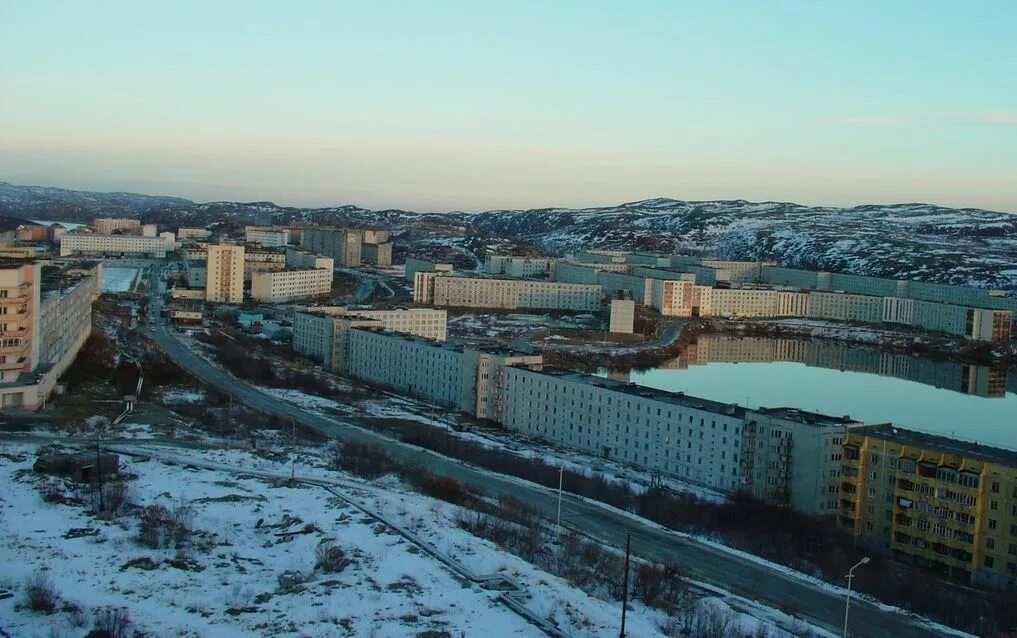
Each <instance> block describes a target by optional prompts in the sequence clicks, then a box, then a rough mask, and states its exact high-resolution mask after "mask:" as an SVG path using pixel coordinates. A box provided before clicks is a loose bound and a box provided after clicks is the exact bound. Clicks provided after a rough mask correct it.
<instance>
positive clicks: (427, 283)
mask: <svg viewBox="0 0 1017 638" xmlns="http://www.w3.org/2000/svg"><path fill="white" fill-rule="evenodd" d="M451 274H452V273H451V271H447V272H446V271H443V270H418V271H416V272H415V273H413V303H420V304H432V303H434V281H435V279H437V278H438V277H447V276H449V275H451Z"/></svg>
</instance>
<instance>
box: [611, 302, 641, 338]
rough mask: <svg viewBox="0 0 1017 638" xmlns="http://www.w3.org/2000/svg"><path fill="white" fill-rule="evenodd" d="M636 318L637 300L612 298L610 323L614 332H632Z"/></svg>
mask: <svg viewBox="0 0 1017 638" xmlns="http://www.w3.org/2000/svg"><path fill="white" fill-rule="evenodd" d="M635 320H636V302H634V301H632V300H631V299H612V300H611V314H610V320H609V325H610V329H611V332H612V333H615V334H632V330H633V327H634V324H635Z"/></svg>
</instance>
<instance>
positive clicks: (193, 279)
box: [184, 253, 208, 290]
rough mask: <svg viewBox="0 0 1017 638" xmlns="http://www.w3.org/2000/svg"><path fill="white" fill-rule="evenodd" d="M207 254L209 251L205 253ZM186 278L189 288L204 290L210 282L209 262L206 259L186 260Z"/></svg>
mask: <svg viewBox="0 0 1017 638" xmlns="http://www.w3.org/2000/svg"><path fill="white" fill-rule="evenodd" d="M204 254H206V255H207V253H204ZM184 278H185V282H186V285H187V287H188V288H201V289H202V290H204V289H205V288H206V287H207V283H208V262H206V261H205V260H204V259H201V260H197V259H186V260H184Z"/></svg>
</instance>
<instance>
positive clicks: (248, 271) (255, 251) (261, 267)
mask: <svg viewBox="0 0 1017 638" xmlns="http://www.w3.org/2000/svg"><path fill="white" fill-rule="evenodd" d="M279 270H286V252H285V251H283V250H279V249H277V248H261V247H257V246H246V247H245V248H244V281H251V278H252V277H253V276H254V274H255V273H259V272H276V271H279Z"/></svg>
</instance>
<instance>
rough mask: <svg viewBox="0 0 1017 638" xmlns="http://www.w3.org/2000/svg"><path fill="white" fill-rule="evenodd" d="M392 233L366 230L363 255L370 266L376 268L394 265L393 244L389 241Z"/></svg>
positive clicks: (383, 230)
mask: <svg viewBox="0 0 1017 638" xmlns="http://www.w3.org/2000/svg"><path fill="white" fill-rule="evenodd" d="M390 236H391V232H390V231H388V230H386V229H365V230H364V231H363V239H362V242H363V243H362V244H361V246H360V252H361V255H362V256H363V258H364V261H366V262H367V263H369V264H374V265H375V266H391V265H392V242H390V241H389V237H390Z"/></svg>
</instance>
